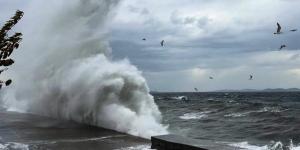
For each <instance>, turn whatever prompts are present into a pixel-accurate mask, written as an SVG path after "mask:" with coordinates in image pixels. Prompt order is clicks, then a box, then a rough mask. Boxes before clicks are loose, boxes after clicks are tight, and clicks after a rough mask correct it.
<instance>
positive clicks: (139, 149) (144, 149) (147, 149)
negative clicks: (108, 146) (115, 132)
mask: <svg viewBox="0 0 300 150" xmlns="http://www.w3.org/2000/svg"><path fill="white" fill-rule="evenodd" d="M115 150H153V149H151V146H150V145H138V146H131V147H124V148H120V149H115Z"/></svg>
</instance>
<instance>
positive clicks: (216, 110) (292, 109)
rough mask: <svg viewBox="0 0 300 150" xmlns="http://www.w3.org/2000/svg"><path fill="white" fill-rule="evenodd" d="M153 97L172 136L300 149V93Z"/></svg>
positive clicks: (242, 144)
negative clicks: (299, 145) (178, 135)
mask: <svg viewBox="0 0 300 150" xmlns="http://www.w3.org/2000/svg"><path fill="white" fill-rule="evenodd" d="M153 95H154V97H155V101H156V103H157V104H158V105H159V108H160V110H161V112H162V114H163V117H164V123H165V124H169V125H170V131H171V132H173V133H177V134H181V135H185V136H188V137H191V138H194V139H209V140H213V141H216V142H221V143H228V144H229V145H234V146H237V147H240V148H245V149H272V148H273V149H279V150H280V149H298V148H299V147H298V143H300V93H297V92H283V93H275V92H269V93H155V94H153ZM179 96H187V97H188V98H189V101H183V100H181V99H180V98H179ZM292 142H293V144H292Z"/></svg>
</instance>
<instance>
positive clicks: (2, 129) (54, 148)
mask: <svg viewBox="0 0 300 150" xmlns="http://www.w3.org/2000/svg"><path fill="white" fill-rule="evenodd" d="M0 118H1V119H0V136H1V143H2V146H3V145H5V143H6V145H8V144H7V143H22V144H24V145H27V147H28V149H30V150H44V149H45V150H60V149H62V150H111V149H122V148H123V149H124V148H125V149H126V147H138V146H142V145H145V146H147V145H149V147H150V141H149V140H146V139H142V138H139V137H134V136H131V135H127V134H124V133H119V132H116V131H112V130H108V129H104V128H99V127H93V126H88V125H83V124H78V123H75V122H71V121H61V120H57V119H52V118H48V117H42V116H37V115H31V114H22V113H16V112H6V111H0ZM0 149H1V146H0Z"/></svg>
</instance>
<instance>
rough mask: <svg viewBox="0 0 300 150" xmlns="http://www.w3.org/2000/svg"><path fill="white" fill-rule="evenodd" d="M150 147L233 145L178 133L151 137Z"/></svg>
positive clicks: (186, 149) (214, 149)
mask: <svg viewBox="0 0 300 150" xmlns="http://www.w3.org/2000/svg"><path fill="white" fill-rule="evenodd" d="M151 143H152V145H151V148H152V149H156V150H232V149H234V148H233V147H229V146H227V145H222V144H217V143H214V142H212V141H209V140H194V139H189V138H186V137H182V136H179V135H162V136H154V137H151Z"/></svg>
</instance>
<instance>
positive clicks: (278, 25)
mask: <svg viewBox="0 0 300 150" xmlns="http://www.w3.org/2000/svg"><path fill="white" fill-rule="evenodd" d="M281 33H282V32H281V26H280V24H279V23H278V22H277V31H276V32H275V33H274V34H281Z"/></svg>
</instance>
